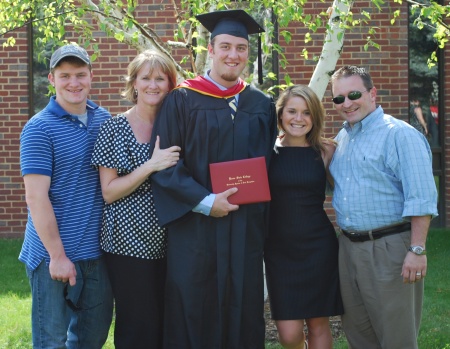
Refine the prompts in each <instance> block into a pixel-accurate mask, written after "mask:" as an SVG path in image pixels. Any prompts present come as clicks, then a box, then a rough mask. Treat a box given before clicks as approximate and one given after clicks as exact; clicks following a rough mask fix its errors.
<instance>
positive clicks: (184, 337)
mask: <svg viewBox="0 0 450 349" xmlns="http://www.w3.org/2000/svg"><path fill="white" fill-rule="evenodd" d="M237 109H238V110H237V115H236V117H235V119H234V123H233V121H232V120H231V116H230V107H229V106H228V104H227V102H226V100H225V99H223V98H215V97H211V96H207V95H203V94H200V93H198V92H196V91H193V90H190V89H186V88H181V89H176V90H174V91H172V92H171V93H170V94H169V96H167V97H166V99H165V101H164V103H163V105H162V107H161V111H160V113H159V116H158V118H157V121H156V123H155V126H154V132H153V138H152V142H153V143H154V140H155V137H156V135H159V136H160V147H161V148H162V149H163V148H167V147H169V146H171V145H179V146H180V147H181V149H182V150H181V158H180V160H179V161H178V163H177V165H176V166H174V167H172V168H169V169H166V170H163V171H160V172H157V173H155V174H153V175H152V186H153V195H154V199H155V206H156V211H157V216H158V219H159V223H160V224H161V225H163V226H167V228H168V259H167V260H168V277H167V284H166V285H167V287H166V304H165V306H166V311H165V345H164V348H166V349H167V348H173V349H183V348H186V349H188V348H189V349H215V348H217V349H219V348H220V349H243V348H246V349H250V348H251V349H262V348H264V336H265V323H264V313H263V311H264V279H263V244H264V239H265V237H266V229H267V224H266V223H267V222H266V219H267V208H268V205H267V203H258V204H251V205H241V206H240V208H239V210H238V211H235V212H232V213H231V214H229V215H228V216H227V217H223V218H213V217H209V216H205V215H203V214H201V213H194V212H192V209H193V208H194V207H195V206H197V205H198V204H199V203H200V201H201V200H203V199H204V198H205V197H206V196H207V195H209V194H210V193H211V192H212V190H211V181H210V177H209V176H210V175H209V164H210V163H213V162H221V161H229V160H238V159H244V158H252V157H257V156H265V157H266V161H267V165H268V164H269V160H270V155H271V152H272V149H273V145H274V142H275V138H276V114H275V108H274V104H273V101H272V99H271V98H268V97H267V96H265V95H264V94H263V93H262V92H261V91H259V90H257V89H255V88H253V87H251V86H247V87H246V88H245V89H244V90H243V91H242V92H241V93H240V96H239V103H238V107H237Z"/></svg>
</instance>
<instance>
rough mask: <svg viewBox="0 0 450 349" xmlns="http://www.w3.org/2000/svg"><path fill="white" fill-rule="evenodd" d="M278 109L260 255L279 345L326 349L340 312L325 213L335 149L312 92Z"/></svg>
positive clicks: (301, 92)
mask: <svg viewBox="0 0 450 349" xmlns="http://www.w3.org/2000/svg"><path fill="white" fill-rule="evenodd" d="M276 107H277V118H278V127H279V130H280V136H279V137H278V140H277V142H276V144H275V149H274V153H273V156H272V160H271V163H270V168H269V182H270V191H271V196H272V200H271V203H270V222H269V237H268V239H267V242H266V247H265V252H264V259H265V265H266V277H267V286H268V291H269V299H270V306H271V311H272V318H273V319H274V320H275V323H276V326H277V329H278V335H279V340H280V343H281V344H282V345H283V347H285V348H289V349H303V348H308V345H309V349H319V348H320V349H331V348H332V346H333V344H332V343H333V338H332V335H331V330H330V327H329V316H334V315H339V314H342V312H343V307H342V300H341V296H340V290H339V276H338V241H337V238H336V234H335V230H334V228H333V225H332V224H331V222H330V220H329V219H328V216H327V214H326V212H325V210H324V208H323V203H324V200H325V188H326V182H327V178H328V179H329V181H330V182H332V180H331V177H330V175H329V172H328V165H329V164H330V162H331V158H332V156H333V154H334V150H335V144H334V142H333V141H332V140H329V139H325V138H323V136H322V133H323V127H324V118H325V112H324V109H323V106H322V104H321V102H320V100H319V98H318V97H317V95H316V94H315V93H314V91H313V90H311V89H310V88H309V87H307V86H303V85H295V86H291V87H289V88H288V89H286V90H285V91H283V93H282V94H281V95H280V97H279V99H278V101H277V105H276ZM305 322H306V325H307V328H308V342H306V340H305V333H304V323H305Z"/></svg>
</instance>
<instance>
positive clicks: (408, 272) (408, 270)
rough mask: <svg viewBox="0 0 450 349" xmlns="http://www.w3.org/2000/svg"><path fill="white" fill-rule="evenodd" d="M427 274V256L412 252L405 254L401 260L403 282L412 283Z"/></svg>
mask: <svg viewBox="0 0 450 349" xmlns="http://www.w3.org/2000/svg"><path fill="white" fill-rule="evenodd" d="M426 275H427V256H426V255H422V256H418V255H416V254H414V253H412V252H408V253H407V254H406V257H405V260H404V261H403V267H402V277H403V283H405V284H407V283H410V284H412V283H414V282H416V281H420V280H422V279H423V278H424V277H425V276H426Z"/></svg>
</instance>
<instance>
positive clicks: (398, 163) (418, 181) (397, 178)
mask: <svg viewBox="0 0 450 349" xmlns="http://www.w3.org/2000/svg"><path fill="white" fill-rule="evenodd" d="M336 141H337V142H338V145H337V148H336V152H335V154H334V157H333V160H332V162H331V165H330V171H331V174H332V175H333V178H334V184H335V188H334V193H333V202H332V203H333V207H334V208H335V210H336V218H337V224H338V225H339V227H340V228H341V229H344V230H349V231H365V230H371V229H377V228H382V227H385V226H389V225H393V224H397V223H401V222H404V221H410V219H411V217H412V216H426V215H431V216H432V217H436V216H437V215H438V213H437V191H436V184H435V181H434V177H433V171H432V155H431V150H430V147H429V145H428V142H427V140H426V138H425V137H424V136H423V135H422V134H421V133H420V132H418V131H417V130H415V129H414V128H413V127H411V126H410V125H409V124H407V123H406V122H404V121H402V120H398V119H395V118H394V117H392V116H390V115H387V114H384V111H383V109H382V108H381V107H380V106H378V107H377V109H376V110H375V111H374V112H373V113H371V114H369V115H368V116H367V117H366V118H364V119H363V120H361V121H360V122H358V123H356V124H355V125H354V126H353V127H350V124H349V123H348V122H345V123H344V128H343V129H342V130H341V131H340V132H339V133H338V135H337V136H336Z"/></svg>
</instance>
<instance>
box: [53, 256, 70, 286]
mask: <svg viewBox="0 0 450 349" xmlns="http://www.w3.org/2000/svg"><path fill="white" fill-rule="evenodd" d="M48 269H49V272H50V276H51V278H52V279H53V280H56V281H61V282H69V284H70V286H74V285H75V284H76V280H77V271H76V269H75V265H74V264H73V263H72V262H71V260H70V259H69V258H67V257H66V256H64V257H61V258H59V259H53V258H50V265H49V266H48Z"/></svg>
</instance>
